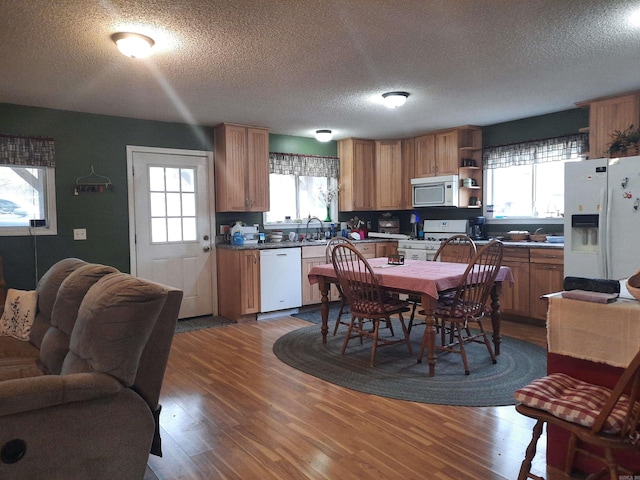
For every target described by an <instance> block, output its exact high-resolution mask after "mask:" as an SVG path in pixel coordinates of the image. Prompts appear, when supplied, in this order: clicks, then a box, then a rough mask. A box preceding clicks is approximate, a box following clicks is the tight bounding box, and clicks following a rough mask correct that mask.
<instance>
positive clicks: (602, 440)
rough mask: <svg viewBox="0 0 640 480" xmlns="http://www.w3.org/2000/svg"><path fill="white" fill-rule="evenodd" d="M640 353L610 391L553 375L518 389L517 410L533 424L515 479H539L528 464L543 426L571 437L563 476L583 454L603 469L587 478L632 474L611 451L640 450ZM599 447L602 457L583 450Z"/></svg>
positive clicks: (516, 395)
mask: <svg viewBox="0 0 640 480" xmlns="http://www.w3.org/2000/svg"><path fill="white" fill-rule="evenodd" d="M639 394H640V352H638V353H637V354H636V356H635V357H634V359H633V360H632V361H631V363H630V364H629V366H628V367H627V368H626V369H625V370H624V372H623V373H622V375H621V376H620V379H619V380H618V382H617V383H616V385H615V386H614V387H613V389H608V388H606V387H602V386H600V385H593V384H591V383H588V382H584V381H582V380H578V379H576V378H573V377H571V376H569V375H567V374H564V373H552V374H551V375H548V376H546V377H543V378H539V379H537V380H534V381H533V382H531V383H530V384H529V385H527V386H525V387H523V388H520V389H518V390H516V392H515V394H514V397H515V399H516V401H517V402H518V404H517V405H516V410H517V411H518V412H519V413H521V414H522V415H526V416H527V417H531V418H534V419H536V420H537V422H536V424H535V425H534V427H533V438H532V439H531V442H530V443H529V446H528V447H527V451H526V455H525V458H524V460H523V462H522V466H521V467H520V473H519V474H518V480H524V479H526V478H533V479H536V480H542V477H539V476H537V475H534V474H532V473H531V461H532V460H533V457H534V456H535V454H536V444H537V443H538V439H539V438H540V435H541V434H542V429H543V426H544V424H545V423H548V424H552V425H556V426H558V427H561V428H563V429H565V430H566V431H568V432H569V434H570V437H569V443H568V451H567V458H566V461H565V473H566V474H567V475H571V473H572V471H573V470H574V463H575V459H576V456H577V455H578V454H583V455H587V456H588V457H590V458H592V459H596V460H597V461H598V462H600V463H602V465H603V468H602V470H600V471H598V472H595V473H593V474H591V475H589V476H588V477H587V480H593V479H596V478H601V477H603V475H606V474H608V478H609V479H610V480H619V479H620V478H623V476H622V475H621V474H622V473H624V474H626V475H629V478H632V476H633V475H632V474H633V473H635V474H637V473H638V472H631V471H629V470H628V469H626V468H623V467H621V466H620V465H618V462H617V461H616V457H615V456H614V452H615V451H619V450H636V451H638V450H640V431H639V430H640V429H639V423H640V398H639ZM587 445H591V446H595V447H597V448H598V449H599V450H600V451H601V452H602V453H601V454H597V453H594V452H593V451H587V450H586V446H587Z"/></svg>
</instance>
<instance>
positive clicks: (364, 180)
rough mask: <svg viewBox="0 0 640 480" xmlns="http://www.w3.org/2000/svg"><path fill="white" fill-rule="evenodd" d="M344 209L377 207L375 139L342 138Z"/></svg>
mask: <svg viewBox="0 0 640 480" xmlns="http://www.w3.org/2000/svg"><path fill="white" fill-rule="evenodd" d="M338 157H340V195H339V196H338V203H339V210H340V211H347V212H350V211H357V210H375V209H376V195H375V194H376V189H375V185H376V174H375V168H376V166H375V142H374V141H373V140H363V139H358V138H347V139H345V140H339V141H338Z"/></svg>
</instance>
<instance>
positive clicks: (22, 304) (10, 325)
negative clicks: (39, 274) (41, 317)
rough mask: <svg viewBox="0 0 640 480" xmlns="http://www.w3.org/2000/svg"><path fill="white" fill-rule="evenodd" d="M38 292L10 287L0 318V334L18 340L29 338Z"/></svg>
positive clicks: (34, 316)
mask: <svg viewBox="0 0 640 480" xmlns="http://www.w3.org/2000/svg"><path fill="white" fill-rule="evenodd" d="M37 305H38V292H37V291H35V290H32V291H25V290H16V289H13V288H10V289H9V291H8V292H7V301H6V302H5V304H4V312H3V313H2V318H0V335H9V336H11V337H14V338H17V339H18V340H24V341H28V340H29V334H30V333H31V325H33V321H34V320H35V318H36V308H37Z"/></svg>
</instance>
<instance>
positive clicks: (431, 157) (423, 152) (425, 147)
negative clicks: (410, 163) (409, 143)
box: [414, 133, 436, 178]
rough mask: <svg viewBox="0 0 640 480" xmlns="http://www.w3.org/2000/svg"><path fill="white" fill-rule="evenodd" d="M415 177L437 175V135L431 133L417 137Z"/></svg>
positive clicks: (415, 141)
mask: <svg viewBox="0 0 640 480" xmlns="http://www.w3.org/2000/svg"><path fill="white" fill-rule="evenodd" d="M414 143H415V146H414V148H415V163H414V174H415V177H414V178H423V177H435V176H436V135H435V133H429V134H427V135H421V136H420V137H416V138H415V140H414Z"/></svg>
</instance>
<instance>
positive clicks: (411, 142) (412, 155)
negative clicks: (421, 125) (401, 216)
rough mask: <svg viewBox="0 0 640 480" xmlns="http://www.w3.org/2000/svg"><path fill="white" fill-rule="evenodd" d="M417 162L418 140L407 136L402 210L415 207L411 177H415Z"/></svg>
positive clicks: (403, 166)
mask: <svg viewBox="0 0 640 480" xmlns="http://www.w3.org/2000/svg"><path fill="white" fill-rule="evenodd" d="M415 162H416V140H415V138H405V139H404V140H402V179H401V182H402V184H401V190H402V203H401V207H400V208H401V210H410V209H412V208H413V190H412V188H411V179H412V178H414V177H415Z"/></svg>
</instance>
